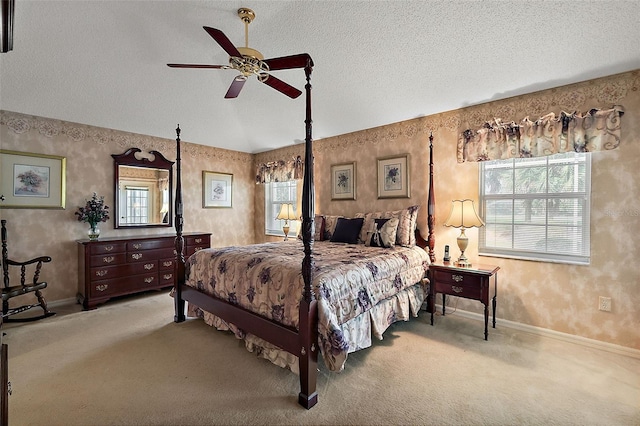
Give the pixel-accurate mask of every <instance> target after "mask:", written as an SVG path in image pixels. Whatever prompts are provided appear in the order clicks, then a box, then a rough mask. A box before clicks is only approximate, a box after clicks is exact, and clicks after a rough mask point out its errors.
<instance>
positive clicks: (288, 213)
mask: <svg viewBox="0 0 640 426" xmlns="http://www.w3.org/2000/svg"><path fill="white" fill-rule="evenodd" d="M276 219H280V220H295V219H296V212H295V210H294V209H293V204H291V203H288V204H283V205H282V206H280V212H279V213H278V216H276Z"/></svg>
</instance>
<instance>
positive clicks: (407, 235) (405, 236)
mask: <svg viewBox="0 0 640 426" xmlns="http://www.w3.org/2000/svg"><path fill="white" fill-rule="evenodd" d="M418 210H420V206H419V205H416V206H411V207H407V208H406V209H402V210H393V211H386V212H374V213H357V214H356V217H362V218H364V224H363V225H362V230H361V231H360V239H361V240H362V241H364V242H365V243H366V242H367V239H368V238H369V237H370V236H371V233H373V232H374V231H375V222H374V221H375V220H376V219H391V218H397V219H398V220H399V222H398V231H397V233H396V244H398V245H400V246H405V247H411V246H415V245H416V235H415V230H416V224H417V220H418Z"/></svg>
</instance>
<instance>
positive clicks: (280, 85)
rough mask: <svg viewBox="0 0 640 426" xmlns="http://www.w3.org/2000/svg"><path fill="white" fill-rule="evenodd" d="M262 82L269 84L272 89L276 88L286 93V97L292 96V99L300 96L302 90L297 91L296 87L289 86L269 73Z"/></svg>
mask: <svg viewBox="0 0 640 426" xmlns="http://www.w3.org/2000/svg"><path fill="white" fill-rule="evenodd" d="M262 82H263V83H264V84H266V85H267V86H271V87H273V88H274V89H276V90H277V91H279V92H282V93H284V94H285V95H287V96H288V97H290V98H293V99H295V98H297V97H298V96H300V95H301V94H302V92H301V91H299V90H298V89H296V88H295V87H293V86H290V85H288V84H287V83H285V82H284V81H282V80H279V79H277V78H275V77H274V76H272V75H271V74H269V77H267V79H266V80H263V81H262Z"/></svg>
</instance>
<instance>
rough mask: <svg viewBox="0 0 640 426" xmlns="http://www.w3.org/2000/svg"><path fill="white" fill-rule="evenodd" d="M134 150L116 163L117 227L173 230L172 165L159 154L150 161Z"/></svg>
mask: <svg viewBox="0 0 640 426" xmlns="http://www.w3.org/2000/svg"><path fill="white" fill-rule="evenodd" d="M140 153H141V150H139V149H138V148H131V149H129V150H128V151H127V152H125V153H124V154H121V155H115V154H114V155H112V157H113V158H114V160H115V201H114V206H115V208H114V217H115V227H116V228H122V227H152V226H171V222H172V202H171V198H172V197H171V195H172V194H171V188H172V171H173V162H172V161H168V160H167V159H166V158H164V157H163V156H162V154H160V153H159V152H157V151H151V152H150V154H151V156H152V158H151V159H149V158H146V157H143V156H142V155H141V154H140Z"/></svg>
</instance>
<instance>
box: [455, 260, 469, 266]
mask: <svg viewBox="0 0 640 426" xmlns="http://www.w3.org/2000/svg"><path fill="white" fill-rule="evenodd" d="M453 264H454V265H456V266H457V267H458V268H471V262H469V261H468V260H466V259H465V260H456V261H455V262H453Z"/></svg>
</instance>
